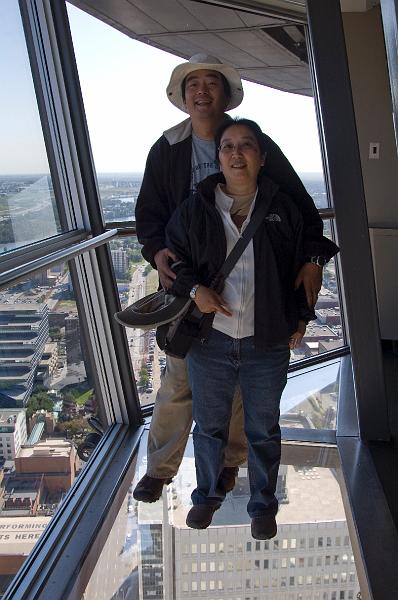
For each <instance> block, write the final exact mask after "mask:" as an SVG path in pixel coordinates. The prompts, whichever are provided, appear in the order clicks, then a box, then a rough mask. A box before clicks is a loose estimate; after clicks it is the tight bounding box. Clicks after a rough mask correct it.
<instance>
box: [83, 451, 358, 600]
mask: <svg viewBox="0 0 398 600" xmlns="http://www.w3.org/2000/svg"><path fill="white" fill-rule="evenodd" d="M142 446H145V443H144V444H142ZM141 452H142V456H144V454H145V448H142V449H141ZM144 463H145V459H143V458H141V464H140V466H139V468H138V471H137V473H136V478H135V479H137V480H138V479H139V477H140V476H141V475H142V474H143V473H144V472H145V470H146V465H145V464H144ZM341 481H342V479H341V474H340V465H339V460H338V455H337V451H336V449H332V448H326V447H320V448H316V449H315V448H313V447H306V446H304V445H301V444H300V445H297V444H296V445H287V444H283V448H282V464H281V467H280V471H279V477H278V489H277V494H278V497H279V502H280V508H279V512H278V515H277V522H278V534H277V536H276V537H275V538H274V539H272V540H269V541H259V540H255V539H253V538H252V537H251V534H250V519H249V517H248V515H247V513H246V505H247V502H248V499H249V489H248V479H247V472H246V469H245V468H241V469H240V472H239V478H238V483H237V485H236V487H235V489H234V490H233V492H231V493H230V494H228V496H227V498H226V500H225V502H224V504H223V506H222V508H221V509H220V510H219V511H217V513H216V514H215V517H214V518H213V524H212V525H211V526H210V527H209V528H208V529H205V530H202V531H198V530H193V529H189V528H187V526H186V525H185V518H186V515H187V512H188V510H189V508H190V493H191V491H192V489H193V487H194V485H195V469H194V459H193V453H192V444H191V442H190V444H189V446H188V448H187V451H186V454H185V458H184V460H183V463H182V466H181V468H180V471H179V473H178V475H177V476H176V477H175V479H174V481H173V483H172V484H171V485H169V486H168V487H167V488H164V492H163V497H162V498H161V499H160V500H159V501H158V502H156V503H155V504H152V505H151V504H144V503H137V502H136V501H135V500H134V499H133V497H132V495H131V489H132V488H130V491H129V493H128V494H127V496H126V497H125V499H124V500H123V502H122V506H121V508H120V511H119V515H118V517H117V519H116V522H115V525H114V527H113V529H112V531H111V533H110V536H109V538H108V540H107V542H106V544H105V546H104V548H103V549H102V552H101V555H100V556H99V559H98V562H97V564H96V567H95V569H94V572H93V573H92V576H91V579H90V582H89V584H88V586H87V588H86V590H85V592H84V595H83V598H84V599H85V600H94V599H95V600H111V599H112V600H116V599H117V600H119V599H120V600H121V599H127V598H140V599H141V600H144V599H148V598H157V599H159V600H170V599H171V598H175V599H176V600H182V599H187V600H191V599H193V598H199V597H200V598H203V599H206V600H222V599H225V600H246V599H250V600H255V599H257V600H264V599H266V600H269V599H272V600H298V599H301V600H306V599H308V600H315V599H318V600H332V599H336V600H340V599H343V600H354V599H355V598H357V597H358V596H357V594H358V592H359V585H358V580H357V575H356V568H355V562H354V556H353V553H352V548H351V543H350V538H349V532H348V527H347V523H346V517H345V513H344V508H343V502H342V498H341V490H340V486H341V485H342V484H341ZM132 487H134V486H132ZM109 565H112V568H111V569H109Z"/></svg>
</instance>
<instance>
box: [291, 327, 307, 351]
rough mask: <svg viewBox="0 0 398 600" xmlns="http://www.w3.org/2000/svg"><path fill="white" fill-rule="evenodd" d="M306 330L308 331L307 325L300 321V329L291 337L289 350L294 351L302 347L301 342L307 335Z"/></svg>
mask: <svg viewBox="0 0 398 600" xmlns="http://www.w3.org/2000/svg"><path fill="white" fill-rule="evenodd" d="M305 330H306V324H305V322H304V321H299V322H298V327H297V331H295V332H294V333H293V334H292V335H291V336H290V340H289V348H290V350H294V348H297V346H300V344H301V341H302V339H303V337H304V334H305Z"/></svg>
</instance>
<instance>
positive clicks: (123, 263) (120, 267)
mask: <svg viewBox="0 0 398 600" xmlns="http://www.w3.org/2000/svg"><path fill="white" fill-rule="evenodd" d="M111 256H112V262H113V267H114V269H115V273H116V276H120V275H126V274H127V268H128V259H127V252H126V250H122V249H118V250H111Z"/></svg>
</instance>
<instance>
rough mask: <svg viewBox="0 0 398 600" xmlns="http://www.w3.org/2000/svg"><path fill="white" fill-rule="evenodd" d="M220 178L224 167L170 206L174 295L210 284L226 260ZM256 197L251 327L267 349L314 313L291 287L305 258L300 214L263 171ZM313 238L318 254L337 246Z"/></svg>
mask: <svg viewBox="0 0 398 600" xmlns="http://www.w3.org/2000/svg"><path fill="white" fill-rule="evenodd" d="M219 182H222V183H224V182H225V180H224V176H223V175H222V173H217V174H215V175H211V176H210V177H207V178H206V179H205V180H204V181H202V182H201V183H200V184H199V186H198V191H197V193H196V194H195V195H193V196H191V197H190V198H188V199H187V200H186V201H185V202H184V203H183V204H182V205H181V206H180V207H179V208H178V209H177V210H176V211H175V212H174V214H173V216H172V217H171V219H170V221H169V224H168V226H167V230H166V235H167V237H166V243H167V247H169V248H170V249H171V250H172V251H173V252H175V254H176V255H177V256H178V258H179V259H181V260H182V261H183V262H182V264H180V265H179V266H178V267H177V268H176V273H177V278H176V280H175V282H174V284H173V286H172V289H171V291H172V293H173V294H175V295H177V296H186V297H189V292H190V290H191V288H192V287H193V286H194V285H195V284H196V283H201V284H202V285H205V286H207V287H209V286H210V284H211V282H212V281H213V278H214V277H215V275H216V274H217V273H218V271H219V270H220V268H221V266H222V264H223V263H224V261H225V258H226V248H227V246H226V238H225V232H224V225H223V222H222V219H221V216H220V214H219V213H218V210H217V208H216V206H215V195H214V190H215V187H216V185H217V183H219ZM260 202H261V203H262V202H267V203H268V204H269V209H268V212H267V217H265V219H264V221H263V222H262V223H261V225H260V226H259V228H258V229H257V231H256V233H255V235H254V238H253V250H254V265H255V273H254V277H255V309H254V324H255V325H254V327H255V345H256V347H257V348H262V349H265V348H269V347H272V346H274V345H276V344H281V343H287V342H288V339H289V337H290V335H291V334H292V333H294V332H295V331H297V326H298V320H299V319H302V320H304V321H306V322H308V321H309V320H311V319H315V314H314V311H313V310H310V309H309V308H308V306H307V303H306V301H305V294H304V290H303V289H301V290H299V292H298V293H296V292H295V291H294V281H295V277H296V274H297V272H298V270H299V268H300V267H301V266H302V264H303V262H304V256H303V244H302V238H303V218H302V215H301V213H300V212H299V210H298V208H297V206H296V205H295V203H294V202H293V201H292V200H291V198H289V196H287V195H286V194H285V193H283V192H281V191H280V188H279V186H278V185H276V184H275V183H274V182H273V181H271V180H270V179H269V178H268V177H267V176H266V175H264V174H261V176H260V177H259V184H258V194H257V199H256V206H258V204H259V203H260ZM256 206H255V207H254V211H255V210H256ZM253 214H254V213H253ZM317 243H318V245H319V248H320V254H322V255H325V256H333V255H334V254H336V253H337V252H338V248H337V246H336V245H335V244H334V243H333V242H331V241H330V240H328V239H327V238H325V237H322V236H321V237H320V238H319V239H318V240H317Z"/></svg>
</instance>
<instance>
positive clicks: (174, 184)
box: [134, 54, 325, 502]
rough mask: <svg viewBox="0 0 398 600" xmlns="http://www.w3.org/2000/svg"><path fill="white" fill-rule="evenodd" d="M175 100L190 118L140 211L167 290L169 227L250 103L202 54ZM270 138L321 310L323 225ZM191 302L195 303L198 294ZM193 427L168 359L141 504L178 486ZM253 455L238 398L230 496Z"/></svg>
mask: <svg viewBox="0 0 398 600" xmlns="http://www.w3.org/2000/svg"><path fill="white" fill-rule="evenodd" d="M167 97H168V99H169V100H170V102H172V104H174V105H175V106H176V107H177V108H179V109H180V110H182V111H184V112H186V113H188V115H189V118H188V119H186V120H185V121H183V122H182V123H179V124H178V125H176V126H174V127H172V128H171V129H169V130H167V131H165V132H164V133H163V135H162V136H161V137H160V138H159V140H158V141H157V142H156V143H155V144H154V145H153V146H152V148H151V150H150V152H149V155H148V159H147V163H146V167H145V173H144V178H143V182H142V186H141V190H140V194H139V196H138V200H137V206H136V213H135V216H136V224H137V236H138V240H139V241H140V243H141V244H142V246H143V247H142V254H143V256H144V258H145V259H146V260H147V261H148V262H150V263H151V264H152V266H153V267H155V268H156V269H157V270H158V273H159V279H160V282H161V284H162V286H163V287H164V288H165V289H168V288H169V287H171V284H172V281H173V280H174V278H175V274H174V273H173V271H172V270H171V269H170V266H169V261H170V260H172V261H174V260H176V258H177V257H175V256H174V254H173V253H172V252H171V251H170V250H169V249H168V248H167V247H166V243H165V229H166V225H167V223H168V221H169V219H170V217H171V215H172V214H173V212H174V210H175V208H176V207H177V206H178V205H179V204H180V203H181V202H183V201H184V200H185V198H187V197H188V196H189V194H190V193H192V192H193V191H195V189H196V186H197V184H198V183H199V182H200V181H202V180H203V179H205V178H206V177H207V176H208V175H211V174H213V173H215V172H218V170H219V167H218V163H217V162H216V148H215V143H214V136H215V133H216V131H217V129H218V127H219V126H220V125H221V124H222V123H223V122H224V121H225V119H229V118H230V117H229V116H228V115H226V114H225V111H226V110H232V109H233V108H236V107H237V106H239V104H240V103H241V102H242V99H243V87H242V81H241V78H240V75H239V73H238V71H237V70H236V69H235V68H233V67H231V66H229V65H227V64H225V63H222V62H221V61H220V60H219V59H218V58H215V57H213V56H208V55H205V54H196V55H195V56H192V57H191V58H190V59H189V61H187V62H184V63H182V64H180V65H178V66H177V67H176V68H175V69H174V71H173V72H172V74H171V78H170V82H169V85H168V86H167ZM264 137H265V145H266V149H267V160H266V163H265V171H266V174H267V175H268V176H269V177H270V178H271V179H273V180H274V181H275V182H276V183H277V184H278V185H279V186H280V188H281V190H284V191H286V192H288V193H289V194H290V196H291V197H292V198H293V200H294V201H295V202H296V204H297V206H298V208H299V209H300V212H301V213H302V216H303V221H304V251H305V254H306V256H308V262H307V263H306V264H305V265H304V267H303V268H302V270H301V271H300V273H299V275H298V278H297V284H299V283H301V282H302V283H303V284H304V287H305V290H306V295H307V300H308V304H309V305H310V306H314V305H315V302H316V298H317V295H318V292H319V289H320V287H321V282H322V265H323V264H324V262H325V261H324V259H323V257H322V256H320V254H321V252H320V246H318V244H319V240H320V239H321V238H322V232H323V224H322V220H321V218H320V217H319V214H318V211H317V209H316V208H315V205H314V202H313V200H312V198H311V197H310V196H309V195H308V193H307V191H306V190H305V188H304V186H303V184H302V182H301V181H300V179H299V177H298V175H297V174H296V173H295V171H294V170H293V168H292V166H291V165H290V163H289V162H288V160H287V159H286V157H285V156H284V155H283V153H282V152H281V150H280V148H279V147H278V146H277V145H276V144H275V143H274V142H273V141H272V140H271V138H269V137H268V136H264ZM191 297H192V298H193V299H194V297H195V290H194V289H193V290H192V291H191ZM191 425H192V399H191V391H190V387H189V382H188V375H187V370H186V365H185V360H184V359H179V358H173V357H170V356H168V357H167V362H166V371H165V374H164V376H163V378H162V381H161V385H160V388H159V391H158V393H157V396H156V401H155V407H154V411H153V416H152V420H151V426H150V430H149V437H148V464H147V473H146V474H145V475H144V477H143V478H142V479H141V480H140V481H139V483H138V484H137V486H136V488H135V490H134V497H135V498H136V499H137V500H142V501H144V502H154V501H155V500H157V499H158V498H159V497H160V496H161V493H162V488H163V485H165V484H168V483H170V481H171V479H172V478H173V477H174V475H175V474H176V473H177V471H178V468H179V466H180V463H181V460H182V457H183V455H184V450H185V446H186V442H187V439H188V435H189V432H190V429H191ZM246 457H247V445H246V440H245V435H244V429H243V411H242V406H241V401H240V395H239V393H237V394H236V399H235V400H234V408H233V415H232V418H231V425H230V432H229V440H228V445H227V448H226V451H225V457H224V470H223V472H222V474H221V477H222V479H223V485H224V488H225V489H226V490H227V491H228V490H231V489H232V488H233V487H234V484H235V478H236V476H237V473H238V467H239V465H240V464H242V463H243V462H245V460H246Z"/></svg>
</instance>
